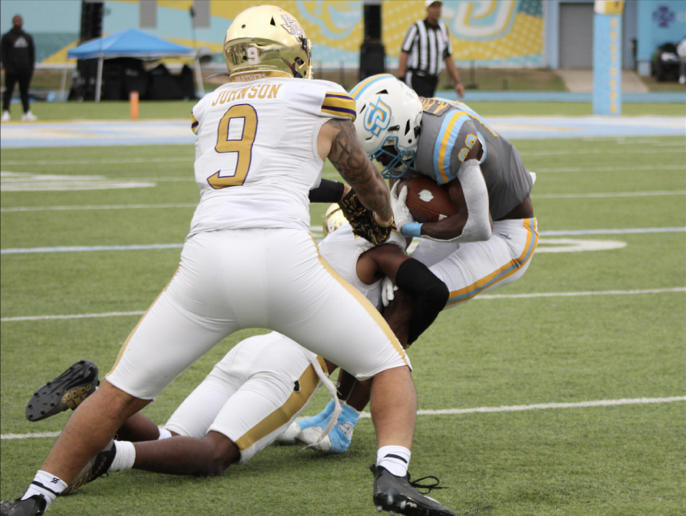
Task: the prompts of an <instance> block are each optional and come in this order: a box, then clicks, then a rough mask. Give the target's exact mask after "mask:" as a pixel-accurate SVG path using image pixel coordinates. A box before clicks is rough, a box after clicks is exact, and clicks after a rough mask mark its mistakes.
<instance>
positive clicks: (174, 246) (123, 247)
mask: <svg viewBox="0 0 686 516" xmlns="http://www.w3.org/2000/svg"><path fill="white" fill-rule="evenodd" d="M310 231H312V233H315V234H317V235H319V234H321V232H322V229H321V228H320V227H319V226H312V227H310ZM684 231H686V227H677V228H628V229H581V230H560V231H541V232H540V233H539V236H543V237H545V236H574V235H624V234H641V233H682V232H684ZM181 247H183V244H149V245H113V246H106V245H101V246H74V247H67V246H64V247H61V246H60V247H28V248H10V249H2V250H0V254H35V253H83V252H93V251H148V250H154V249H177V248H181Z"/></svg>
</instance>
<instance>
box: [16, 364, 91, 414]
mask: <svg viewBox="0 0 686 516" xmlns="http://www.w3.org/2000/svg"><path fill="white" fill-rule="evenodd" d="M99 384H100V382H99V381H98V366H96V365H95V364H94V363H93V362H91V361H89V360H81V361H79V362H77V363H75V364H74V365H72V366H70V367H69V369H67V370H66V371H65V372H63V373H62V374H61V375H59V376H58V377H57V378H55V379H54V380H51V381H49V382H48V383H46V384H45V385H43V387H41V388H40V389H38V390H37V391H36V392H34V393H33V396H31V399H30V400H29V403H28V405H27V406H26V418H27V419H28V420H29V421H40V420H41V419H46V418H48V417H50V416H54V415H55V414H59V413H60V412H63V411H65V410H68V409H75V408H76V407H78V406H79V405H80V404H81V402H82V401H83V400H85V399H86V398H87V397H88V396H90V395H91V394H93V393H94V392H95V388H96V387H97V386H98V385H99Z"/></svg>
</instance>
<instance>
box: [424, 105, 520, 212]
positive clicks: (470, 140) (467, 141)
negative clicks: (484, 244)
mask: <svg viewBox="0 0 686 516" xmlns="http://www.w3.org/2000/svg"><path fill="white" fill-rule="evenodd" d="M421 101H422V105H423V106H424V115H423V116H422V132H421V134H420V137H419V148H418V149H417V157H416V160H415V164H414V168H415V169H416V172H418V173H419V174H421V175H425V176H428V177H430V178H432V179H434V180H435V181H436V182H437V183H438V184H441V185H443V184H447V183H449V182H450V181H452V180H453V179H455V178H456V177H457V171H458V170H459V169H460V166H461V165H462V162H463V161H464V159H465V157H466V156H467V154H468V153H469V150H470V149H471V148H472V147H473V146H474V143H476V141H477V140H479V141H481V145H482V147H483V150H484V154H483V158H482V160H481V170H482V172H483V174H484V178H485V180H486V187H487V188H488V199H489V205H490V211H491V217H493V220H498V219H500V218H502V217H504V216H505V215H507V214H508V213H509V212H510V211H511V210H512V209H513V208H515V207H517V206H518V205H519V204H521V203H522V201H524V199H526V198H527V197H528V196H529V194H530V193H531V187H532V186H533V180H532V178H531V174H529V172H527V170H526V168H525V167H524V163H523V162H522V158H521V156H520V155H519V152H518V151H517V149H515V148H514V146H513V145H512V144H511V143H510V142H509V141H507V140H506V139H505V138H503V137H502V136H500V135H498V134H497V133H496V132H495V131H494V130H493V129H492V128H491V127H490V126H489V125H488V124H487V123H486V122H485V121H484V120H483V119H482V118H481V117H480V116H479V115H478V114H477V113H476V112H474V111H473V110H472V109H470V108H469V107H468V106H467V105H466V104H463V103H462V102H453V101H449V100H444V99H437V98H423V99H421Z"/></svg>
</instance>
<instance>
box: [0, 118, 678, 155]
mask: <svg viewBox="0 0 686 516" xmlns="http://www.w3.org/2000/svg"><path fill="white" fill-rule="evenodd" d="M488 123H489V125H490V126H491V127H492V128H493V130H494V131H496V132H498V133H499V134H502V135H503V136H505V137H506V138H508V139H513V140H516V139H543V138H594V137H631V136H686V119H685V118H683V117H602V116H588V117H578V118H571V117H570V118H567V117H502V118H497V117H490V118H489V119H488ZM0 131H1V132H2V137H1V138H0V148H2V149H11V148H24V147H82V146H112V145H180V144H193V143H194V141H195V137H194V135H193V133H192V132H191V129H190V124H189V123H188V121H186V120H167V121H160V120H157V121H137V122H128V121H98V122H39V123H34V124H24V123H17V124H12V123H8V124H3V125H2V129H0Z"/></svg>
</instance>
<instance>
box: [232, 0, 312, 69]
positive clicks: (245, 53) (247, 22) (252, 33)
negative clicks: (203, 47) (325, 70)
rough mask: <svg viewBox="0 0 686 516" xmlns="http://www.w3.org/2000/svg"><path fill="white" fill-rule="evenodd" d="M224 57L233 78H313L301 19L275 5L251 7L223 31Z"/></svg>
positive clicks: (309, 51)
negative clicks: (299, 20) (224, 32)
mask: <svg viewBox="0 0 686 516" xmlns="http://www.w3.org/2000/svg"><path fill="white" fill-rule="evenodd" d="M224 57H225V59H226V67H227V68H228V70H229V76H230V77H231V80H233V81H252V80H255V79H261V78H264V77H273V76H277V77H298V78H305V79H311V78H312V43H311V42H310V40H308V39H307V36H306V35H305V31H304V30H303V28H302V26H301V25H300V22H298V20H297V19H296V18H295V17H294V16H292V15H290V14H289V13H288V12H286V11H284V10H283V9H281V8H280V7H276V6H274V5H260V6H256V7H251V8H249V9H246V10H245V11H243V12H242V13H240V14H239V15H238V16H236V18H235V19H234V20H233V23H232V24H231V26H230V27H229V30H227V31H226V37H225V38H224Z"/></svg>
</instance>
